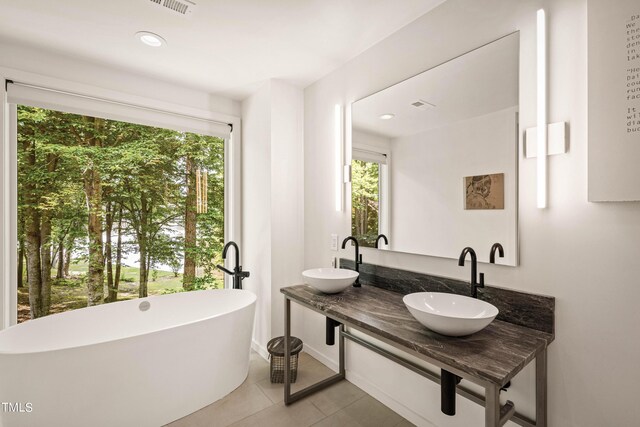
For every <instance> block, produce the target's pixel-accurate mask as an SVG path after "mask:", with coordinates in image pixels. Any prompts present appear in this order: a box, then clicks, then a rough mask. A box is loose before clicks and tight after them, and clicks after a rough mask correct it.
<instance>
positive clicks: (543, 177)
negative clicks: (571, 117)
mask: <svg viewBox="0 0 640 427" xmlns="http://www.w3.org/2000/svg"><path fill="white" fill-rule="evenodd" d="M536 28H537V48H536V61H537V64H536V81H537V89H538V91H537V108H536V115H537V119H536V127H532V128H529V129H526V131H525V136H524V137H525V139H524V156H525V158H533V157H537V167H536V175H537V179H536V182H537V197H536V198H537V206H538V208H540V209H544V208H546V207H547V205H548V191H549V183H548V171H547V169H548V168H547V163H548V161H549V160H548V159H549V156H551V155H554V154H564V153H566V152H567V151H568V150H569V139H568V135H569V131H568V127H569V125H568V123H566V122H557V123H551V124H547V24H546V16H545V11H544V9H540V10H538V13H537V27H536Z"/></svg>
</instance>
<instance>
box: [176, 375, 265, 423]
mask: <svg viewBox="0 0 640 427" xmlns="http://www.w3.org/2000/svg"><path fill="white" fill-rule="evenodd" d="M272 405H273V403H272V402H271V401H270V400H269V399H268V398H267V397H266V396H265V395H264V393H263V392H262V391H261V390H260V388H259V387H258V386H257V385H255V384H243V385H241V386H240V387H238V388H237V389H236V390H235V391H233V392H232V393H231V394H229V395H227V396H225V397H224V398H222V399H220V400H218V401H217V402H214V403H212V404H211V405H209V406H206V407H204V408H202V409H201V410H199V411H197V412H194V413H193V414H191V415H188V416H186V417H184V418H181V419H179V420H177V421H175V422H173V423H171V424H169V425H168V426H169V427H200V426H207V427H226V426H229V425H231V424H233V423H234V422H236V421H239V420H241V419H243V418H246V417H248V416H250V415H253V414H255V413H257V412H260V411H261V410H263V409H265V408H268V407H269V406H272Z"/></svg>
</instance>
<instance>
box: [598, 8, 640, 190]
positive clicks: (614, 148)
mask: <svg viewBox="0 0 640 427" xmlns="http://www.w3.org/2000/svg"><path fill="white" fill-rule="evenodd" d="M588 16H589V17H588V44H589V47H588V62H589V69H588V80H589V201H592V202H605V201H635V200H640V1H638V0H613V1H612V0H589V1H588Z"/></svg>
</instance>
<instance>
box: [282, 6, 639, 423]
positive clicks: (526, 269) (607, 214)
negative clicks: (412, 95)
mask: <svg viewBox="0 0 640 427" xmlns="http://www.w3.org/2000/svg"><path fill="white" fill-rule="evenodd" d="M586 3H587V2H586V0H554V1H535V0H522V1H516V2H514V1H512V0H482V1H478V0H449V1H447V2H445V3H444V4H443V5H441V6H440V7H438V8H437V9H435V10H434V11H432V12H431V13H429V14H427V15H425V16H423V17H420V18H419V19H417V20H416V21H414V22H413V23H411V24H410V25H408V26H407V27H405V28H403V29H402V30H400V31H398V32H397V33H395V34H393V35H392V36H390V37H388V38H387V39H385V40H383V41H382V42H380V43H379V44H377V45H375V46H374V47H372V48H371V49H369V50H367V51H366V52H364V53H363V54H362V55H360V56H358V57H357V58H355V59H354V60H352V61H350V62H349V63H347V64H346V65H345V66H344V67H342V68H340V69H339V70H337V71H335V72H333V73H331V74H330V75H328V76H326V77H324V78H323V79H321V80H319V81H318V82H316V83H315V84H313V85H312V86H310V87H308V88H307V89H306V90H305V153H304V156H305V171H304V174H305V191H304V193H305V267H306V268H310V267H316V266H321V265H324V266H327V265H329V262H330V259H331V257H332V256H335V255H336V253H335V252H332V251H331V250H330V249H329V248H330V246H329V245H330V235H331V233H338V234H340V237H341V238H342V237H344V236H346V235H347V234H348V233H349V230H350V225H349V213H348V212H342V213H337V212H335V210H334V208H333V206H334V203H333V196H334V193H333V191H334V189H333V185H332V182H333V180H332V171H333V154H332V153H333V152H332V149H331V141H332V135H333V108H334V105H335V104H336V103H342V104H345V103H349V102H352V101H354V100H356V99H359V98H362V97H363V96H366V95H368V94H371V93H373V92H375V91H377V90H379V89H382V88H384V87H387V86H389V85H391V84H393V83H395V82H397V81H400V80H402V79H404V78H406V77H409V76H411V75H414V74H416V73H418V72H419V71H421V70H424V69H427V68H430V67H432V66H433V65H435V64H438V63H440V62H442V61H444V60H447V59H449V58H451V57H453V56H455V55H458V54H460V53H463V52H466V51H468V50H470V49H471V48H474V47H477V46H480V45H482V44H484V43H487V42H490V41H492V40H494V39H496V38H498V37H500V36H502V35H505V34H508V33H510V32H512V31H514V30H520V31H521V47H520V48H521V59H520V65H521V73H520V122H521V129H525V128H527V127H531V126H534V125H535V120H536V117H535V107H536V105H535V104H536V102H535V91H536V86H535V46H536V43H535V22H536V10H537V8H539V7H541V6H545V7H547V14H548V18H549V46H550V53H549V67H550V75H549V83H550V88H549V94H550V101H549V120H550V122H557V121H567V122H568V123H569V125H570V128H571V147H570V151H569V153H567V154H565V155H562V156H554V157H551V158H550V160H549V179H550V181H549V182H550V195H549V208H548V209H546V210H539V209H537V208H536V191H535V185H536V162H535V160H525V159H524V158H522V155H520V164H519V194H520V203H519V210H520V213H519V228H520V266H519V267H516V268H513V267H501V266H490V265H482V266H481V268H480V270H481V271H484V272H486V274H487V281H488V283H490V284H494V285H499V286H504V287H508V288H513V289H520V290H525V291H529V292H534V293H541V294H548V295H552V296H555V297H556V340H555V342H553V343H552V344H551V346H550V348H549V372H548V379H549V425H551V426H562V427H564V426H576V427H590V426H592V427H601V426H634V425H637V423H638V420H640V405H637V403H636V400H637V399H636V396H637V384H639V383H640V369H638V368H637V366H638V365H637V363H638V359H639V356H640V339H638V332H637V325H638V324H640V310H638V297H637V295H638V279H637V278H638V277H640V264H639V263H638V262H637V260H638V258H640V244H639V242H640V205H639V204H637V203H625V204H593V203H588V202H587V92H586V91H587V72H586V70H587V62H586V52H587V40H586V34H587V32H586V22H587V14H586V11H587V4H586ZM521 133H522V132H521ZM363 252H364V261H365V262H371V263H379V264H383V265H389V266H394V267H398V268H404V269H409V270H414V271H420V272H429V273H433V274H438V275H444V276H449V277H455V278H460V279H464V280H467V278H468V275H469V271H468V267H466V268H461V267H458V266H457V263H456V262H455V261H454V260H448V259H441V258H432V257H426V256H417V255H407V254H397V253H389V252H386V251H380V252H376V251H373V250H366V249H365V250H364V251H363ZM341 254H342V255H343V256H345V257H353V254H352V251H342V252H341ZM323 326H324V323H323V321H322V317H321V316H318V315H315V314H311V313H307V314H306V315H305V322H304V324H303V325H301V326H300V327H299V329H296V328H295V327H294V333H301V338H302V339H303V340H304V342H305V347H306V348H307V349H312V350H316V354H317V355H318V356H319V357H324V360H325V361H327V362H335V361H337V349H336V348H327V347H325V346H324V344H323V336H324V334H323V333H322V331H323ZM347 354H348V355H350V356H348V365H347V368H348V370H349V375H350V377H351V378H360V379H364V381H361V382H360V384H361V385H363V386H366V387H367V390H368V391H370V392H371V393H374V394H376V395H377V396H378V397H380V398H381V399H383V400H385V401H386V402H387V403H390V404H392V405H393V406H394V408H396V409H397V410H399V411H402V413H403V414H404V415H405V416H408V417H410V420H411V421H413V422H415V423H418V424H421V425H429V422H431V423H433V424H435V425H438V426H470V425H481V424H482V421H481V420H482V409H481V408H480V407H479V406H478V405H475V404H473V403H469V402H468V401H466V400H465V399H464V398H460V397H459V398H458V407H459V410H458V415H457V416H456V417H451V418H450V417H446V416H444V415H442V414H441V413H440V409H439V407H440V405H439V394H438V389H437V386H436V385H434V384H431V383H429V382H428V381H427V380H422V379H421V378H419V377H417V376H416V375H414V374H411V373H408V372H407V371H406V370H404V369H403V368H400V367H398V366H396V365H394V364H392V363H388V362H386V361H384V360H382V359H380V358H379V357H378V356H375V355H373V354H371V352H368V351H367V350H364V349H361V348H357V347H355V346H352V345H349V346H348V347H347ZM531 388H532V383H531V372H530V370H528V371H526V372H523V373H522V374H521V375H519V376H518V377H517V378H516V379H515V381H514V385H513V388H512V389H511V390H510V391H509V392H508V393H507V396H508V397H509V398H510V399H511V398H513V399H514V400H515V401H516V406H517V407H518V410H519V411H520V410H524V411H525V412H529V413H530V409H531V403H532V399H533V396H532V395H531ZM520 396H524V397H526V398H527V399H529V401H528V402H525V401H523V400H527V399H522V398H519V397H520Z"/></svg>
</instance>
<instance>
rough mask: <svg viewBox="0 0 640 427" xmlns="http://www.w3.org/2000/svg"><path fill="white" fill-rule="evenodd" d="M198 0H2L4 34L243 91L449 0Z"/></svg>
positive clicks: (322, 66) (311, 66) (301, 69)
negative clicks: (158, 42)
mask: <svg viewBox="0 0 640 427" xmlns="http://www.w3.org/2000/svg"><path fill="white" fill-rule="evenodd" d="M194 1H195V2H196V3H197V5H196V8H195V9H194V12H193V14H192V15H191V16H188V17H185V16H182V15H179V14H177V13H174V12H171V11H168V10H165V9H164V8H162V7H160V6H158V5H157V4H155V3H153V2H152V1H151V0H102V1H98V0H57V1H48V0H47V1H44V0H1V1H0V41H5V42H9V43H14V44H20V45H26V46H36V47H40V48H43V49H47V50H50V51H53V52H55V53H58V54H61V55H65V56H69V57H72V58H79V59H83V60H88V61H91V62H96V63H101V64H105V65H109V66H114V67H118V68H125V69H127V70H131V71H132V72H136V73H143V74H146V75H149V76H152V77H155V78H159V79H162V80H167V81H172V82H179V83H181V84H184V85H188V86H190V87H194V88H198V89H202V90H206V91H207V92H210V93H215V94H219V95H224V96H228V97H231V98H233V99H238V100H241V99H243V98H245V97H246V96H247V95H249V94H250V93H251V92H252V91H253V90H255V88H256V87H258V86H259V85H260V83H261V82H263V81H265V80H267V79H270V78H276V79H283V80H285V81H288V82H290V83H292V84H295V85H298V86H301V87H305V86H307V85H309V84H310V83H313V82H314V81H316V80H318V79H319V78H321V77H323V76H324V75H326V74H328V73H330V72H331V71H333V70H335V69H336V68H339V67H340V66H342V65H343V64H344V63H346V62H347V61H348V60H350V59H352V58H354V57H355V56H357V55H358V54H359V53H361V52H363V51H364V50H366V49H367V48H369V47H370V46H372V45H374V44H376V43H377V42H379V41H380V40H382V39H384V38H386V37H387V36H389V35H390V34H392V33H394V32H396V31H397V30H399V29H400V28H402V27H403V26H405V25H407V24H408V23H410V22H411V21H413V20H415V19H416V18H418V17H419V16H421V15H423V14H425V13H427V12H428V11H429V10H431V9H433V8H434V7H436V6H437V5H439V4H440V3H443V1H444V0H402V1H397V0H396V1H394V0H349V1H344V0H194ZM138 31H151V32H154V33H157V34H160V35H161V36H163V37H164V38H165V39H166V40H167V42H168V45H167V46H166V47H163V48H160V49H152V48H149V47H146V46H144V45H142V44H141V43H140V42H139V41H138V40H137V39H135V38H134V34H135V33H136V32H138ZM0 65H1V64H0Z"/></svg>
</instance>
